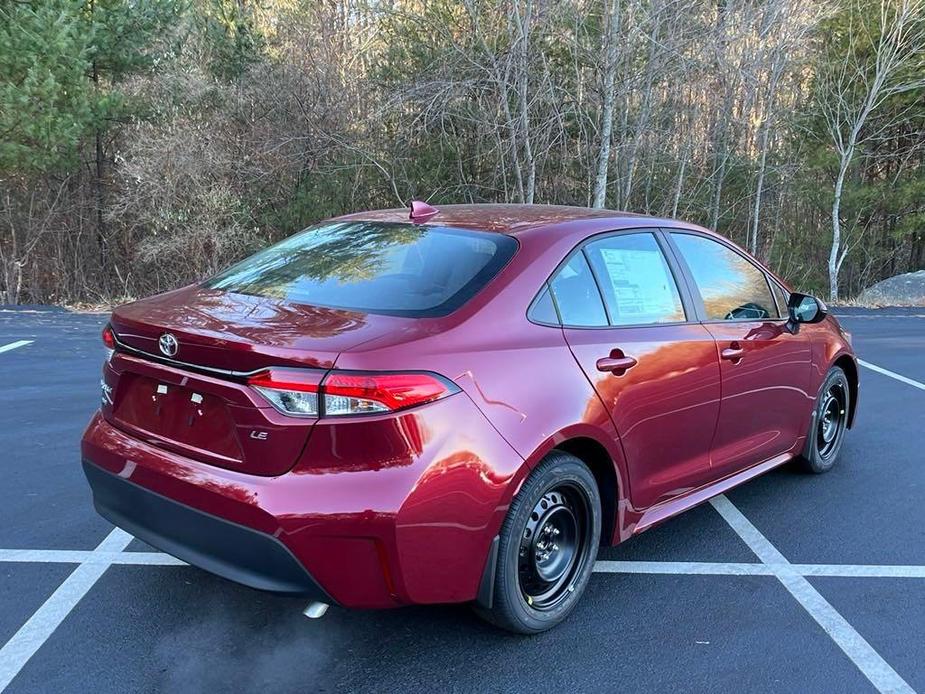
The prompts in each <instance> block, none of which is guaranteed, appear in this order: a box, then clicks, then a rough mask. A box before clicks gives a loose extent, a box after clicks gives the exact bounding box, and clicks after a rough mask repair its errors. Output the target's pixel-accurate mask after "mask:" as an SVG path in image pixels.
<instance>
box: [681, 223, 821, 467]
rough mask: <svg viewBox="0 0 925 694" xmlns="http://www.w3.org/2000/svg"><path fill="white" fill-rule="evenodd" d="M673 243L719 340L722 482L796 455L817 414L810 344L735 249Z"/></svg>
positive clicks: (701, 240) (689, 236)
mask: <svg viewBox="0 0 925 694" xmlns="http://www.w3.org/2000/svg"><path fill="white" fill-rule="evenodd" d="M670 238H671V240H672V242H673V244H674V247H675V249H676V250H677V253H678V255H679V258H680V260H681V261H682V266H683V267H684V269H685V271H686V272H687V275H688V279H689V284H691V285H692V290H693V291H694V298H695V300H696V301H697V302H698V309H699V310H700V311H701V312H702V316H703V324H704V326H705V327H706V329H707V330H709V331H710V333H711V334H712V335H713V337H714V338H715V339H716V345H717V349H718V352H719V356H720V369H721V372H722V389H723V397H722V403H721V405H720V412H719V422H718V423H717V427H716V434H715V435H714V438H713V444H712V453H711V459H712V466H713V469H714V472H715V474H716V476H717V477H725V476H727V475H729V474H732V473H734V472H737V471H738V470H741V469H743V468H746V467H749V466H751V465H754V464H757V463H760V462H763V461H765V460H768V459H769V458H772V457H774V456H777V455H779V454H782V453H785V452H788V451H790V450H791V449H792V448H793V447H794V446H795V444H796V443H797V442H798V439H799V438H800V437H801V436H802V435H803V430H804V429H805V426H806V422H807V418H808V417H809V415H810V411H811V409H812V403H813V398H814V394H813V393H811V392H810V379H811V368H812V365H811V358H812V355H811V346H810V343H809V338H808V335H807V332H806V331H802V332H801V333H798V334H796V335H794V334H791V333H790V331H789V330H787V328H786V307H783V308H779V307H778V305H777V303H776V302H775V299H774V297H773V295H772V290H771V286H770V285H769V278H768V276H767V274H766V273H765V272H764V270H762V269H761V268H760V267H758V266H757V265H756V264H755V263H754V262H752V260H750V259H749V258H747V257H746V256H745V255H743V254H742V253H741V252H739V251H738V250H736V249H735V248H733V247H732V246H731V245H728V244H726V243H722V242H721V241H719V240H717V239H716V238H714V237H710V236H706V235H704V234H699V233H695V232H687V231H684V232H680V231H672V232H671V233H670Z"/></svg>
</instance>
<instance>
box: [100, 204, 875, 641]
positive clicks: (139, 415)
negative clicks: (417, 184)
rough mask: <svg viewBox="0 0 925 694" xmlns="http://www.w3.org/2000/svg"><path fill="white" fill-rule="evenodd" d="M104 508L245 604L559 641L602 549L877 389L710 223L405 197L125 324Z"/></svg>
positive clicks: (104, 455) (835, 449) (114, 340)
mask: <svg viewBox="0 0 925 694" xmlns="http://www.w3.org/2000/svg"><path fill="white" fill-rule="evenodd" d="M103 341H104V342H105V343H106V346H107V347H108V348H109V350H110V351H109V356H108V359H107V361H106V364H105V365H104V367H103V379H102V383H101V385H102V406H101V408H100V411H99V412H98V413H97V414H96V415H95V416H94V417H93V419H92V421H91V422H90V425H89V427H88V429H87V431H86V433H85V434H84V438H83V445H82V454H83V465H84V470H85V471H86V475H87V478H88V480H89V482H90V486H91V487H92V489H93V496H94V502H95V505H96V508H97V509H98V511H99V512H100V513H101V514H102V515H103V516H104V517H106V518H107V519H109V520H110V521H112V522H113V523H115V524H116V525H118V526H120V527H122V528H124V529H125V530H127V531H128V532H130V533H132V534H133V535H135V536H137V537H139V538H141V539H142V540H144V541H146V542H148V543H150V544H152V545H154V546H155V547H158V548H160V549H162V550H163V551H165V552H168V553H170V554H172V555H174V556H176V557H179V558H181V559H183V560H185V561H187V562H189V563H191V564H194V565H196V566H199V567H201V568H203V569H206V570H208V571H211V572H213V573H216V574H218V575H220V576H224V577H226V578H229V579H232V580H234V581H238V582H240V583H243V584H245V585H248V586H252V587H254V588H259V589H264V590H270V591H277V592H280V593H289V594H300V595H305V596H308V599H309V600H312V601H313V602H312V604H311V605H309V608H308V609H307V613H308V614H311V615H317V614H320V613H323V611H324V609H325V607H326V605H328V604H338V605H343V606H347V607H376V608H380V607H393V606H399V605H407V604H421V603H446V602H473V603H474V604H475V605H476V608H477V610H478V611H479V612H480V613H481V614H482V615H483V616H485V617H486V618H487V619H489V620H491V621H492V622H493V623H495V624H497V625H499V626H501V627H504V628H507V629H510V630H513V631H517V632H523V633H533V632H539V631H543V630H545V629H548V628H550V627H552V626H554V625H555V624H557V623H559V622H560V621H562V620H563V619H564V618H565V617H566V616H567V615H568V614H569V613H570V612H571V611H572V609H574V607H575V605H576V603H577V601H578V600H579V598H580V596H581V594H582V592H583V591H584V589H585V586H586V585H587V583H588V579H589V577H590V574H591V571H592V570H593V567H594V562H595V557H596V554H597V548H598V546H599V545H602V544H603V545H612V544H617V543H620V542H623V541H624V540H627V539H628V538H630V537H632V536H633V535H635V534H637V533H639V532H642V531H643V530H646V529H647V528H650V527H652V526H653V525H655V524H657V523H660V522H662V521H664V520H665V519H667V518H670V517H671V516H674V515H676V514H678V513H680V512H682V511H684V510H686V509H689V508H691V507H692V506H694V505H696V504H699V503H701V502H703V501H704V500H706V499H708V498H709V497H711V496H713V495H715V494H719V493H722V492H724V491H726V490H728V489H730V488H731V487H734V486H735V485H738V484H741V483H742V482H745V481H747V480H749V479H751V478H753V477H755V476H756V475H760V474H761V473H763V472H766V471H768V470H770V469H772V468H774V467H777V466H778V465H782V464H784V463H787V462H788V461H791V460H798V461H799V462H800V463H801V464H802V465H803V466H804V467H806V468H807V469H808V470H810V471H812V472H825V471H826V470H829V469H830V468H831V467H832V466H833V465H834V464H835V461H836V458H837V457H838V453H839V449H840V448H841V445H842V442H843V439H844V435H845V431H846V429H847V428H849V427H850V426H851V425H852V422H853V419H854V413H855V408H856V406H857V400H858V369H857V365H856V361H855V358H854V355H853V352H852V348H851V343H850V337H849V336H848V335H847V334H846V333H845V332H844V331H843V330H842V329H841V327H840V326H839V324H838V322H837V321H836V320H835V318H834V317H832V316H830V315H828V314H827V311H826V307H825V305H824V304H823V303H822V302H820V301H819V300H817V299H815V298H813V297H810V296H806V295H803V294H797V293H791V292H790V291H789V290H788V289H787V288H786V286H785V285H784V283H783V282H781V281H780V280H779V279H778V278H777V277H775V276H774V275H773V274H772V273H771V272H770V271H768V270H767V269H766V268H764V267H763V266H762V265H761V264H760V263H758V262H757V261H756V260H755V259H754V258H752V257H750V256H749V255H748V254H747V253H745V252H744V251H742V250H741V249H739V248H738V247H736V246H735V245H733V244H732V243H730V242H729V241H727V240H726V239H724V238H722V237H720V236H718V235H716V234H714V233H712V232H710V231H707V230H705V229H701V228H699V227H696V226H694V225H691V224H687V223H683V222H678V221H675V220H668V219H653V218H650V217H642V216H635V215H630V214H626V213H621V212H611V211H606V210H590V209H582V208H571V207H548V206H519V205H461V206H448V207H444V208H443V209H441V210H439V211H437V210H435V209H433V208H430V207H428V206H426V205H423V204H421V203H415V204H414V206H413V208H412V211H411V214H410V218H409V213H408V211H407V210H385V211H377V212H367V213H361V214H355V215H350V216H347V217H340V218H337V219H334V220H331V221H328V222H324V223H322V224H319V225H317V226H315V227H312V228H310V229H308V230H306V231H304V232H302V233H300V234H296V235H295V236H292V237H290V238H289V239H287V240H285V241H283V242H282V243H280V244H277V245H275V246H272V247H270V248H268V249H266V250H264V251H262V252H260V253H258V254H256V255H254V256H253V257H251V258H249V259H247V260H245V261H243V262H241V263H240V264H238V265H235V266H234V267H232V268H230V269H229V270H227V271H225V272H223V273H221V274H219V275H218V276H216V277H213V278H212V279H209V280H208V281H206V282H203V283H201V284H196V285H192V286H189V287H185V288H182V289H178V290H176V291H172V292H168V293H166V294H161V295H159V296H155V297H152V298H149V299H144V300H142V301H137V302H134V303H131V304H128V305H125V306H121V307H120V308H118V309H116V310H115V311H114V312H113V314H112V319H111V322H110V324H109V325H108V326H107V327H106V329H105V330H104V332H103Z"/></svg>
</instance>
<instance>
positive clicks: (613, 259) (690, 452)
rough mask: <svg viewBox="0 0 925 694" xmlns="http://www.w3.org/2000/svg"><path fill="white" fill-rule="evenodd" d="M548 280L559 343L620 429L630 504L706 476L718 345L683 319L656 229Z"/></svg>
mask: <svg viewBox="0 0 925 694" xmlns="http://www.w3.org/2000/svg"><path fill="white" fill-rule="evenodd" d="M662 243H663V242H662ZM550 285H551V288H552V294H553V297H554V300H555V301H556V303H557V307H558V310H559V314H560V317H561V320H562V323H563V326H564V333H565V339H566V341H567V342H568V344H569V347H570V348H571V350H572V353H573V354H574V355H575V358H576V360H577V361H578V363H579V364H580V365H581V368H582V370H583V371H584V373H585V375H586V376H587V377H588V379H589V380H590V381H591V383H592V384H593V386H594V388H595V390H596V391H597V393H598V395H599V396H600V399H601V402H602V403H603V406H604V407H605V409H606V410H607V412H608V414H609V415H610V417H611V419H612V420H613V422H614V425H615V427H616V429H617V432H618V434H619V435H620V440H621V442H622V445H623V451H624V456H625V458H626V461H627V468H628V471H629V494H630V498H631V500H632V504H633V506H634V507H635V508H636V509H638V510H643V509H646V508H648V507H650V506H652V505H654V504H656V503H659V502H661V501H666V500H668V499H670V498H673V497H676V496H678V495H681V494H683V493H685V492H687V491H690V490H691V489H693V488H696V487H699V486H702V485H703V484H706V483H707V482H709V481H710V475H711V470H710V455H709V453H710V443H711V440H712V437H713V432H714V429H715V427H716V422H717V418H718V415H719V402H720V367H719V363H718V358H717V352H716V345H715V342H714V340H713V337H712V335H711V334H710V332H709V331H708V330H707V329H706V328H704V326H702V325H700V324H699V323H697V322H689V321H688V314H687V313H686V307H685V303H686V302H682V296H684V297H686V298H687V299H688V301H689V297H687V292H686V287H685V289H684V292H683V293H682V292H681V291H679V284H678V283H677V282H676V281H675V272H673V270H672V267H671V266H670V265H669V263H668V262H667V261H666V255H665V254H664V252H663V249H662V245H661V244H660V242H659V241H658V237H657V235H656V234H655V233H652V232H648V231H644V232H640V231H634V232H620V233H615V234H612V235H607V236H604V237H602V238H598V239H596V240H593V241H592V242H590V243H588V244H586V245H585V246H584V247H583V248H581V249H580V250H578V251H576V252H575V253H573V255H572V256H571V258H570V259H569V261H568V262H567V263H566V264H565V265H564V266H563V267H562V269H561V270H560V271H559V272H558V273H557V274H556V276H555V277H554V278H553V279H552V281H551V282H550ZM681 286H683V285H681ZM687 310H689V308H688V309H687Z"/></svg>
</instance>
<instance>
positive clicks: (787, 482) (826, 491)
mask: <svg viewBox="0 0 925 694" xmlns="http://www.w3.org/2000/svg"><path fill="white" fill-rule="evenodd" d="M840 315H841V319H842V322H843V324H844V325H845V327H846V328H847V329H848V330H850V331H851V332H852V333H853V334H854V341H855V346H856V348H857V351H858V354H859V356H860V357H861V359H862V360H863V361H864V363H865V368H863V369H862V373H861V379H862V384H861V409H860V412H859V418H858V422H857V424H856V427H855V429H854V430H853V431H852V432H850V433H849V436H848V438H847V440H846V444H845V448H844V450H843V453H842V458H841V461H840V463H839V465H838V466H837V467H836V469H835V470H834V471H832V472H831V473H829V474H827V475H822V476H808V475H805V474H802V473H800V472H798V471H796V470H794V469H792V468H791V467H789V466H788V467H785V468H782V469H779V470H776V471H774V472H772V473H770V474H768V475H765V476H764V477H762V478H759V479H758V480H755V481H753V482H751V483H749V484H747V485H745V486H743V487H740V488H738V489H736V490H734V491H733V492H732V493H730V494H729V495H728V497H721V498H720V499H718V500H716V501H715V502H714V503H713V504H706V505H703V506H701V507H699V508H696V509H694V510H693V511H690V512H688V513H686V514H684V515H682V516H680V517H679V518H676V519H674V520H671V521H669V522H668V523H666V524H665V525H663V526H661V527H659V528H656V529H654V530H652V531H649V532H648V533H645V534H643V535H641V536H639V537H638V538H635V539H634V540H632V541H630V542H629V543H626V544H625V545H624V546H622V547H619V548H615V549H611V550H607V551H605V552H603V553H602V555H601V557H600V559H601V560H602V561H601V562H600V564H599V565H598V570H599V572H598V573H597V574H596V575H595V576H594V577H593V578H592V580H591V584H590V586H589V588H588V591H587V593H586V595H585V597H584V600H583V601H582V603H581V605H580V606H579V608H578V610H577V611H576V613H575V614H573V616H572V617H571V619H570V620H569V621H568V622H566V623H565V624H564V625H563V626H561V627H560V628H558V629H556V630H554V631H552V632H550V633H547V634H544V635H541V636H537V637H531V638H522V637H516V636H511V635H507V634H504V633H501V632H498V631H496V630H494V629H493V628H491V627H489V626H487V625H485V624H483V623H482V622H481V621H479V620H478V619H477V618H476V617H475V616H474V615H472V614H471V613H470V612H469V610H468V609H467V608H466V607H465V606H453V607H434V608H405V609H401V610H394V611H387V612H366V611H360V612H349V611H346V610H342V609H337V608H332V609H331V610H330V611H329V612H328V614H327V616H326V617H324V618H323V619H321V620H318V621H309V620H307V619H305V618H304V617H303V616H302V615H301V610H302V608H303V607H304V604H303V603H302V601H300V600H295V599H288V598H280V597H276V596H272V595H267V594H263V593H259V592H256V591H252V590H250V589H247V588H243V587H239V586H236V585H234V584H231V583H229V582H226V581H224V580H222V579H219V578H215V577H212V576H211V575H209V574H207V573H205V572H202V571H200V570H198V569H193V568H190V567H187V566H183V565H177V564H178V563H177V562H175V561H174V560H171V559H170V558H168V557H166V556H165V555H162V554H159V553H157V552H154V551H153V550H152V549H151V548H149V547H147V546H145V545H143V544H142V543H140V542H138V541H133V540H132V539H131V538H130V537H129V536H127V535H125V533H122V531H119V530H115V531H114V530H113V528H112V526H111V525H109V524H108V523H106V522H105V521H103V520H102V519H101V518H99V517H98V516H97V515H96V513H95V512H94V511H93V509H92V506H91V501H90V493H89V490H88V488H87V485H86V482H85V480H84V478H83V473H82V471H81V469H80V464H79V453H78V444H79V439H80V435H81V432H82V429H83V427H84V425H85V424H86V422H87V421H88V419H89V417H90V414H91V412H92V411H93V410H94V409H95V407H96V405H97V401H98V398H99V386H98V382H99V365H100V361H101V359H102V358H103V348H102V344H101V343H100V340H99V331H100V328H101V327H102V325H103V324H104V323H105V317H104V316H100V315H80V314H70V313H66V312H63V311H52V310H36V311H22V310H15V311H14V310H9V311H2V310H0V374H2V378H3V385H2V386H0V416H2V422H3V426H2V428H0V451H2V455H0V461H2V462H0V472H2V483H0V644H5V645H3V646H2V647H0V691H4V688H5V691H8V692H11V693H12V692H63V691H97V692H156V691H184V692H198V691H209V692H217V691H232V690H234V691H248V690H251V689H258V688H259V689H260V690H262V691H264V692H293V691H377V692H378V691H416V690H430V691H441V692H442V691H462V692H469V691H529V692H551V691H563V690H570V691H615V690H617V689H622V690H628V691H634V692H640V691H669V690H670V691H675V692H704V691H710V692H716V691H749V692H765V691H768V692H808V691H824V692H831V691H839V692H855V691H857V692H866V691H872V690H876V689H880V690H881V691H914V690H920V691H923V692H925V504H923V499H925V385H923V384H925V359H923V358H922V357H923V356H925V309H920V310H916V309H881V310H878V311H863V310H846V311H845V312H843V313H841V314H840ZM21 341H29V342H28V343H27V344H22V343H21ZM11 345H15V346H11ZM884 371H886V372H889V373H884ZM903 379H905V380H903ZM123 548H124V551H122V550H123Z"/></svg>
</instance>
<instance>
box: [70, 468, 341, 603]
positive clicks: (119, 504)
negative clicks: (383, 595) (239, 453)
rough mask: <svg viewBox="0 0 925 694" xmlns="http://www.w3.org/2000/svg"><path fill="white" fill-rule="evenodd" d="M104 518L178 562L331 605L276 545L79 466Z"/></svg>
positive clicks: (274, 541)
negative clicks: (179, 560)
mask: <svg viewBox="0 0 925 694" xmlns="http://www.w3.org/2000/svg"><path fill="white" fill-rule="evenodd" d="M83 468H84V474H86V476H87V481H89V483H90V488H91V489H92V490H93V504H94V506H96V510H97V511H98V512H99V514H100V515H101V516H103V518H105V519H106V520H108V521H110V522H112V523H114V524H115V525H117V526H119V527H120V528H122V529H123V530H125V531H127V532H129V533H131V534H132V535H134V536H135V537H137V538H138V539H140V540H143V541H145V542H147V543H148V544H150V545H152V546H154V547H157V548H158V549H160V550H162V551H164V552H166V553H167V554H170V555H172V556H174V557H177V558H178V559H182V560H183V561H185V562H187V563H189V564H192V565H193V566H198V567H199V568H201V569H205V570H206V571H209V572H211V573H214V574H217V575H219V576H222V577H223V578H227V579H230V580H232V581H235V582H237V583H243V584H244V585H246V586H250V587H251V588H257V589H259V590H268V591H272V592H275V593H287V594H290V595H304V596H306V597H308V598H310V599H313V600H319V601H322V602H326V603H329V604H333V602H334V601H333V600H331V598H330V596H328V594H327V593H326V592H325V591H324V589H323V588H321V586H319V585H318V584H317V583H316V582H315V580H314V579H313V578H312V577H311V575H310V574H309V573H308V572H307V571H306V570H305V567H303V566H302V564H301V563H300V562H299V561H298V560H297V559H296V558H295V557H294V556H293V554H292V552H290V551H289V549H288V548H287V547H286V546H285V545H284V544H283V543H282V542H280V541H279V540H278V539H276V538H275V537H271V536H270V535H267V534H265V533H262V532H259V531H257V530H253V529H252V528H248V527H245V526H243V525H238V524H237V523H232V522H231V521H227V520H224V519H223V518H218V517H216V516H213V515H210V514H208V513H204V512H203V511H198V510H196V509H194V508H190V507H189V506H186V505H184V504H181V503H179V502H176V501H173V500H172V499H168V498H167V497H165V496H161V495H160V494H157V493H156V492H152V491H150V490H148V489H145V488H144V487H141V486H139V485H137V484H135V483H134V482H130V481H128V480H125V479H123V478H121V477H118V476H116V475H113V474H112V473H110V472H107V471H105V470H103V469H102V468H99V467H97V466H96V465H94V464H93V463H92V462H90V461H88V460H84V461H83Z"/></svg>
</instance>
